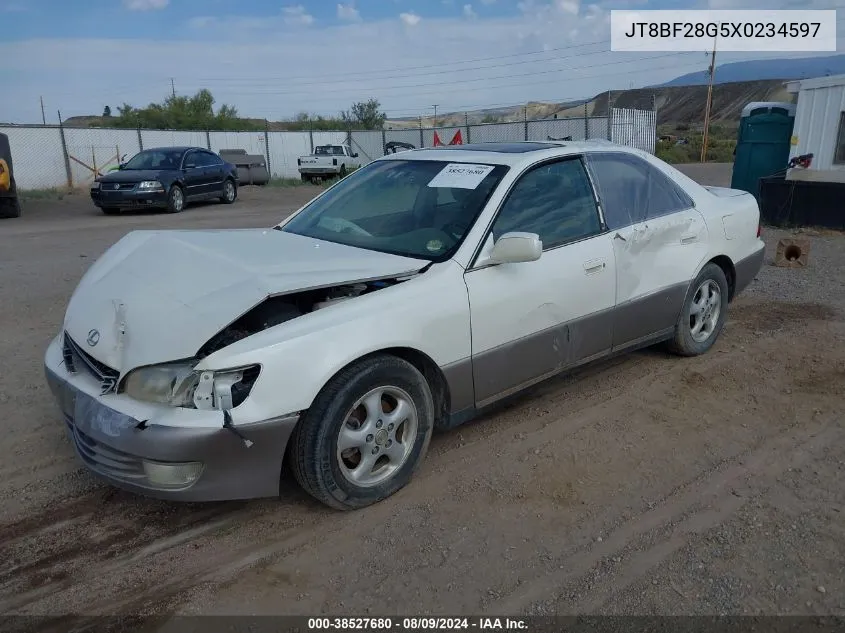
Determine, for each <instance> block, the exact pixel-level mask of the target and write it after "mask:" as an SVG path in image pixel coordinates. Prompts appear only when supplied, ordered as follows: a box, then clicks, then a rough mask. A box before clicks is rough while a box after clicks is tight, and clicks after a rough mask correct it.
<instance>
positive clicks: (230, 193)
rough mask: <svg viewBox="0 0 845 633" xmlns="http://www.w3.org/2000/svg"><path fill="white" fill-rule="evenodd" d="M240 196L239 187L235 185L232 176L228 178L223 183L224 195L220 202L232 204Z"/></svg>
mask: <svg viewBox="0 0 845 633" xmlns="http://www.w3.org/2000/svg"><path fill="white" fill-rule="evenodd" d="M237 197H238V188H237V187H235V182H234V181H233V180H232V179H231V178H227V179H226V181H225V182H224V183H223V195H222V196H220V202H222V203H223V204H232V203H233V202H234V201H235V199H236V198H237Z"/></svg>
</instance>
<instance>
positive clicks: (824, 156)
mask: <svg viewBox="0 0 845 633" xmlns="http://www.w3.org/2000/svg"><path fill="white" fill-rule="evenodd" d="M787 90H788V91H789V92H790V93H791V94H797V95H798V104H797V108H796V111H795V126H794V128H793V132H792V148H791V150H790V153H789V158H790V159H792V158H794V157H796V156H802V155H805V154H813V160H812V163H811V164H810V167H809V168H808V169H802V168H800V167H799V168H795V169H790V170H789V171H788V172H787V174H786V178H787V180H805V181H813V182H835V183H845V75H833V76H830V77H817V78H815V79H802V80H800V81H791V82H789V83H787Z"/></svg>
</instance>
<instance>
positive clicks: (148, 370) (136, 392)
mask: <svg viewBox="0 0 845 633" xmlns="http://www.w3.org/2000/svg"><path fill="white" fill-rule="evenodd" d="M199 379H200V375H199V373H197V372H195V371H194V368H193V366H192V365H155V366H152V367H141V368H140V369H136V370H135V371H133V372H131V373H130V374H129V375H128V376H127V377H126V380H125V381H124V383H123V391H124V392H125V393H126V395H128V396H129V397H130V398H135V399H136V400H142V401H144V402H156V403H158V404H169V405H172V406H174V407H191V406H193V404H194V391H195V390H196V388H197V385H198V384H199Z"/></svg>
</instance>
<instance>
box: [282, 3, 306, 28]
mask: <svg viewBox="0 0 845 633" xmlns="http://www.w3.org/2000/svg"><path fill="white" fill-rule="evenodd" d="M282 15H284V16H285V24H292V25H300V26H310V25H311V24H314V16H313V15H311V14H310V13H308V12H307V11H306V10H305V7H303V6H302V5H301V4H297V5H296V6H292V7H285V8H284V9H282Z"/></svg>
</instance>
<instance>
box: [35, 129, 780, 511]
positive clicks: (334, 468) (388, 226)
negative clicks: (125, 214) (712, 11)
mask: <svg viewBox="0 0 845 633" xmlns="http://www.w3.org/2000/svg"><path fill="white" fill-rule="evenodd" d="M759 221H760V215H759V210H758V206H757V203H756V201H755V199H754V198H753V197H752V196H751V195H749V194H747V193H745V192H742V191H736V190H731V189H720V188H714V187H703V186H700V185H698V184H696V183H695V182H693V181H692V180H690V179H689V178H687V177H686V176H684V175H683V174H681V173H680V172H679V171H677V170H675V169H674V168H672V167H670V166H669V165H667V164H665V163H664V162H662V161H660V160H658V159H656V158H655V157H653V156H651V155H650V154H647V153H644V152H641V151H638V150H634V149H631V148H627V147H621V146H617V145H614V144H610V143H608V142H601V141H592V142H549V143H534V142H524V143H504V144H498V143H486V144H476V145H464V146H449V147H438V148H434V149H418V150H411V151H408V152H402V153H399V154H390V155H387V156H385V157H383V158H380V159H378V160H376V161H374V162H372V163H370V164H369V165H367V166H366V167H364V168H362V169H360V170H358V171H356V172H355V173H353V174H351V175H350V176H348V177H346V178H344V179H343V180H341V181H339V182H338V183H337V184H335V185H334V186H332V187H331V188H329V189H328V190H326V191H325V192H323V193H322V194H320V195H319V196H318V197H316V198H315V199H314V200H312V201H311V202H309V203H308V204H306V205H305V206H304V207H302V208H301V209H300V210H298V211H297V212H296V213H294V214H293V215H291V216H290V217H288V218H287V219H286V220H284V221H283V222H281V223H280V224H278V225H277V226H275V227H272V228H269V229H248V230H240V229H238V230H196V231H178V230H167V231H134V232H131V233H129V234H128V235H126V236H125V237H124V238H123V239H121V240H120V241H119V242H117V244H115V245H114V246H112V247H111V248H110V249H109V250H108V251H107V252H106V253H105V254H104V255H103V256H102V257H101V258H100V259H99V260H98V261H96V262H95V263H94V265H93V266H91V268H90V269H89V270H88V271H87V272H86V274H85V276H84V277H83V278H82V280H81V281H80V283H79V286H78V287H77V289H76V290H75V292H74V294H73V296H72V298H71V299H70V303H69V305H68V308H67V312H66V316H65V319H64V324H63V328H62V331H61V332H60V333H59V334H58V336H57V337H56V338H55V340H53V341H52V342H51V343H50V345H49V347H48V349H47V351H46V357H45V366H46V367H45V368H46V375H47V379H48V382H49V384H50V386H51V389H52V390H53V392H54V394H55V396H56V398H57V400H58V403H59V405H60V408H61V410H62V412H63V415H64V421H65V424H66V425H67V430H68V433H69V437H70V438H71V440H72V443H73V445H74V447H75V449H76V451H77V453H78V456H79V458H80V459H81V460H82V462H83V463H84V464H85V466H87V467H88V469H90V470H91V471H92V472H93V473H95V474H96V475H98V476H100V477H102V478H104V479H105V480H107V481H108V482H111V483H112V484H113V485H116V486H119V487H122V488H125V489H128V490H131V491H134V492H137V493H141V494H146V495H150V496H156V497H160V498H167V499H174V500H185V501H209V500H222V499H245V498H255V497H266V496H276V495H278V493H279V488H280V485H283V484H282V477H281V473H282V465H283V463H287V464H288V465H289V467H290V469H291V470H292V472H293V474H294V476H295V478H296V480H297V481H298V482H299V484H300V485H301V486H302V487H303V488H304V489H305V490H306V491H307V492H308V493H310V494H311V495H313V496H314V497H315V498H317V499H318V500H320V501H321V502H323V503H325V504H327V505H329V506H331V507H334V508H337V509H342V510H345V509H354V508H361V507H364V506H367V505H369V504H372V503H374V502H377V501H379V500H382V499H384V498H386V497H388V496H389V495H391V494H393V493H395V492H396V491H397V490H399V489H400V488H402V487H403V486H405V485H406V484H407V483H408V482H409V480H410V479H411V477H412V475H413V473H414V471H415V470H416V469H417V468H418V466H419V465H420V463H421V462H422V460H423V457H424V455H425V453H426V450H427V448H428V445H429V441H430V438H431V435H432V432H433V430H434V429H448V428H453V427H455V426H456V425H459V424H461V423H464V422H466V421H467V420H470V419H471V418H473V417H474V416H475V415H477V414H478V413H479V411H481V410H483V409H485V408H486V407H488V406H489V405H492V404H493V403H495V402H496V401H498V400H500V399H502V398H504V397H506V396H509V395H512V394H515V393H517V392H519V391H521V390H522V389H524V388H526V387H528V386H530V385H533V384H535V383H537V382H539V381H541V380H543V379H545V378H548V377H551V376H554V375H555V374H559V373H561V372H564V371H568V370H571V369H573V368H575V367H578V366H580V365H583V364H585V363H588V362H591V361H595V360H597V359H601V358H606V357H608V356H609V355H612V354H619V353H623V352H627V351H630V350H634V349H637V348H642V347H644V346H648V345H653V344H657V343H667V344H668V348H669V349H671V350H672V351H674V352H675V353H677V354H681V355H686V356H691V355H696V354H703V353H705V352H707V350H709V349H710V347H711V346H712V345H713V344H714V342H715V341H716V339H717V337H718V336H719V333H720V331H721V329H722V326H723V324H724V322H725V318H726V315H727V310H728V305H729V303H730V301H731V300H732V299H733V298H734V297H735V296H736V295H737V294H738V293H739V292H741V291H742V290H743V289H744V288H745V287H746V286H747V285H748V284H749V283H750V282H751V280H752V279H753V278H754V276H755V275H756V274H757V272H758V270H759V269H760V267H761V265H762V261H763V250H764V245H763V242H762V240H761V239H760V224H759Z"/></svg>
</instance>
